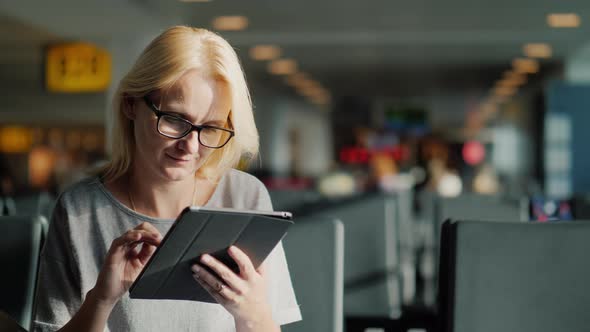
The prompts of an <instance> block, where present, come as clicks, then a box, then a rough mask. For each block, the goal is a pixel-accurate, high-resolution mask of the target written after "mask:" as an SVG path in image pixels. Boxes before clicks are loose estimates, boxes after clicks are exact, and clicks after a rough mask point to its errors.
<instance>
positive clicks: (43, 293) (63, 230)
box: [33, 200, 82, 331]
mask: <svg viewBox="0 0 590 332" xmlns="http://www.w3.org/2000/svg"><path fill="white" fill-rule="evenodd" d="M68 222H69V220H68V215H67V212H66V210H65V208H64V205H63V202H62V201H61V200H58V202H57V204H56V207H55V209H54V211H53V216H52V218H51V223H50V225H49V231H48V234H47V240H46V242H45V246H44V248H43V251H42V253H41V259H40V265H39V278H38V281H37V294H36V298H35V304H36V310H35V319H34V325H33V331H56V330H58V329H60V328H61V327H62V326H64V325H65V324H66V323H67V322H68V321H69V320H70V319H71V318H72V317H73V316H74V314H75V313H76V312H77V311H78V309H79V307H80V305H81V303H82V295H81V291H80V277H79V276H80V275H79V272H78V268H77V264H76V263H75V261H74V255H73V253H72V250H71V241H70V232H69V227H68Z"/></svg>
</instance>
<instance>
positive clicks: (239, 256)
mask: <svg viewBox="0 0 590 332" xmlns="http://www.w3.org/2000/svg"><path fill="white" fill-rule="evenodd" d="M228 252H229V255H230V256H231V258H233V260H234V261H235V262H236V264H238V267H239V268H240V274H241V275H242V276H243V277H244V278H246V279H250V278H251V277H252V276H254V274H255V273H256V270H255V269H254V265H252V261H251V260H250V257H248V255H246V253H244V252H243V251H242V250H241V249H240V248H238V247H236V246H231V247H229V249H228Z"/></svg>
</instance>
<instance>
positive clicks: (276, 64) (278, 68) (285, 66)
mask: <svg viewBox="0 0 590 332" xmlns="http://www.w3.org/2000/svg"><path fill="white" fill-rule="evenodd" d="M268 71H269V72H270V73H271V74H275V75H289V74H293V73H295V72H296V71H297V63H296V62H295V60H291V59H280V60H274V61H273V62H271V63H269V64H268Z"/></svg>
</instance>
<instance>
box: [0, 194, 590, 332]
mask: <svg viewBox="0 0 590 332" xmlns="http://www.w3.org/2000/svg"><path fill="white" fill-rule="evenodd" d="M271 196H272V197H273V203H274V205H275V209H276V210H281V209H282V208H281V207H282V202H281V201H280V200H277V199H276V197H277V196H276V195H274V194H273V193H271ZM430 199H432V209H430V210H429V209H427V208H425V207H426V204H423V209H422V211H423V212H425V213H424V214H423V215H422V216H418V217H414V216H413V213H412V206H413V205H414V202H413V198H412V194H411V193H410V192H406V193H399V194H396V195H382V194H369V195H363V196H358V197H353V198H348V199H340V200H306V201H305V202H304V204H301V205H299V206H297V205H294V203H295V202H296V201H295V200H294V197H293V196H291V197H290V198H289V201H288V204H291V207H290V209H289V210H291V211H293V212H294V214H295V221H296V223H295V225H294V226H293V227H292V229H291V230H290V231H289V234H288V235H287V236H286V237H285V239H284V246H285V251H286V254H287V258H288V261H289V265H290V270H291V276H292V280H293V284H294V288H295V291H296V295H297V297H298V301H299V303H300V305H301V311H302V314H303V317H304V320H303V321H301V322H298V323H294V324H290V325H287V326H285V327H283V330H284V331H287V332H296V331H343V330H345V329H346V331H348V332H354V331H367V329H371V328H380V329H382V330H385V331H409V330H410V329H414V330H415V331H418V330H417V329H420V328H421V329H422V330H428V331H438V330H439V329H438V328H439V327H441V326H442V327H443V329H440V331H441V332H442V331H445V332H446V331H449V332H450V331H488V330H490V331H491V329H484V328H486V327H487V326H488V325H489V326H497V325H490V324H491V323H488V321H487V320H486V319H488V320H489V319H494V318H490V317H488V316H486V317H483V316H482V317H481V318H478V319H476V318H475V317H477V315H480V316H481V315H490V313H491V312H493V311H488V310H489V309H490V308H491V306H492V305H501V304H502V302H501V300H502V299H501V298H498V297H495V298H494V297H493V296H494V295H497V296H499V295H498V294H506V296H508V298H505V299H504V301H508V302H509V301H512V297H514V296H518V295H522V299H523V300H522V301H524V302H522V301H521V302H520V303H521V304H523V303H528V304H534V303H533V302H532V301H534V299H535V298H536V297H538V296H539V295H530V293H527V294H525V293H523V294H518V292H516V291H515V292H507V293H501V292H499V291H498V290H497V289H495V291H496V293H495V294H489V293H486V289H487V288H486V283H491V282H493V281H498V282H500V283H502V282H503V283H504V284H503V285H506V284H508V285H510V284H509V282H510V280H511V279H510V275H511V274H514V273H524V274H523V276H524V275H527V273H528V277H526V278H525V277H523V278H520V279H518V280H515V285H516V284H518V282H520V283H526V282H527V280H529V281H530V280H537V279H538V280H541V279H540V278H539V276H536V277H535V276H534V275H532V274H531V271H528V272H527V271H521V270H519V268H523V267H531V266H537V265H538V266H542V265H540V264H541V262H542V261H543V259H544V257H547V258H549V259H551V258H550V257H555V255H558V256H559V255H560V256H559V257H558V258H559V259H560V263H563V264H558V265H556V266H555V269H554V268H553V266H551V265H550V266H544V267H546V268H547V269H546V271H545V273H544V275H548V276H550V278H549V279H547V280H545V281H543V282H544V283H545V286H553V285H557V286H555V287H557V288H559V287H562V285H561V284H560V283H559V280H560V275H559V273H561V272H563V273H572V274H575V273H577V272H578V271H576V269H575V266H574V264H572V263H571V260H568V259H567V257H566V256H567V254H568V252H571V257H576V256H575V255H578V256H577V257H576V258H579V259H580V260H579V261H577V264H578V265H580V262H582V259H583V257H582V256H581V255H583V253H584V252H585V251H584V250H583V249H585V248H584V245H583V244H581V243H577V242H576V241H577V240H581V239H582V238H583V237H580V236H577V237H574V238H573V239H574V241H573V242H568V243H565V242H567V241H568V239H567V236H566V235H567V234H570V233H569V232H572V231H571V230H570V228H569V227H570V226H569V225H570V224H569V223H568V224H559V226H557V225H555V226H554V225H548V226H547V227H549V228H530V227H529V226H530V225H531V223H522V221H523V220H524V219H525V218H524V216H523V214H522V211H521V209H520V207H519V206H520V202H518V201H511V200H503V199H498V198H494V197H468V196H465V197H460V198H457V199H440V198H433V197H429V198H428V199H427V200H426V201H427V202H428V201H429V200H430ZM466 202H468V203H466ZM427 211H430V212H431V214H430V215H429V214H428V212H427ZM428 216H429V217H430V218H428ZM447 218H452V219H455V220H457V219H458V220H467V221H472V220H486V221H505V222H506V221H508V222H510V223H502V222H499V223H498V222H493V223H490V222H470V223H468V226H463V224H464V223H463V222H459V223H453V224H450V223H449V224H445V225H444V226H443V225H441V223H440V222H439V221H440V220H444V219H447ZM519 221H520V222H519ZM571 225H576V226H572V227H575V229H576V232H585V231H586V229H587V227H588V226H586V225H584V226H577V225H579V224H577V223H572V224H571ZM589 225H590V224H589ZM423 226H428V227H423ZM473 227H475V228H473ZM496 227H498V228H497V229H496ZM520 227H527V228H522V229H521V228H520ZM533 227H536V226H533ZM543 227H545V226H543ZM555 227H562V228H555ZM46 228H47V221H46V219H45V218H43V217H38V216H34V217H33V216H32V217H0V231H2V232H3V233H4V234H11V238H12V240H13V241H4V242H2V243H1V244H0V253H1V255H0V259H1V262H2V264H10V265H8V266H11V269H15V272H14V273H11V274H10V276H3V283H2V287H5V288H6V289H0V290H1V292H0V294H8V296H2V297H0V309H1V310H4V311H6V312H7V313H9V314H10V316H12V317H13V318H15V319H16V320H17V321H18V323H19V324H21V325H22V326H29V324H30V320H31V309H32V299H33V298H34V296H33V293H32V290H33V289H34V287H32V285H34V277H35V276H36V266H37V260H38V253H39V250H40V248H41V245H42V241H43V235H44V234H45V232H46ZM420 229H430V231H429V232H430V235H428V234H429V232H423V231H421V230H420ZM463 229H466V230H467V231H465V232H466V233H462V230H463ZM537 229H539V231H537ZM562 230H563V231H562ZM553 231H555V232H556V234H557V232H563V236H560V235H556V237H555V238H553V237H552V238H551V241H553V242H554V243H556V244H552V243H553V242H551V241H550V238H549V237H548V236H549V235H548V234H552V233H551V232H553ZM511 232H513V233H511ZM435 233H436V234H440V235H441V237H440V239H441V242H440V244H439V241H438V240H437V239H438V238H439V237H438V236H436V235H433V234H435ZM425 234H426V235H425ZM465 234H467V235H465ZM500 234H501V235H500ZM511 234H513V235H511ZM12 235H13V236H12ZM478 236H479V237H481V239H480V238H478ZM486 236H487V237H488V238H487V242H486ZM543 236H545V237H543ZM18 238H20V240H18V241H17V239H18ZM520 239H523V240H522V242H519V241H520ZM468 241H472V242H468ZM510 241H512V242H510ZM526 241H528V242H526ZM555 241H557V242H555ZM525 243H528V244H530V245H528V247H527V245H526V244H525ZM519 244H522V246H518V245H519ZM494 245H497V246H502V250H497V248H496V247H494ZM562 245H563V250H562V249H561V248H562ZM478 246H481V248H478ZM576 246H577V247H576ZM420 247H421V248H425V247H428V248H429V249H430V250H431V253H430V255H432V256H433V257H435V258H434V259H433V260H432V262H430V265H433V266H431V267H430V269H431V270H433V271H430V272H429V273H430V277H429V278H430V279H431V283H434V285H431V286H430V288H431V291H432V292H433V294H434V295H432V297H433V298H434V297H435V295H436V294H437V293H438V294H439V295H440V296H438V303H437V305H436V306H434V304H433V305H432V306H431V307H426V310H416V308H415V306H414V307H413V306H412V305H415V304H416V299H417V297H418V296H420V295H421V293H422V292H424V289H421V288H424V285H421V286H418V287H417V285H416V283H415V282H416V280H419V279H420V278H417V276H416V274H415V272H414V271H418V274H421V273H424V272H425V271H421V270H428V268H427V267H422V268H421V267H420V264H418V262H419V261H420V257H418V256H420V255H419V254H418V253H419V252H420V251H417V250H416V249H417V248H420ZM439 248H440V250H439ZM474 248H477V249H478V250H474ZM527 248H534V249H535V250H529V251H527V255H526V256H525V255H523V256H518V254H519V253H520V252H521V251H522V250H524V249H527ZM572 250H573V251H572ZM554 251H555V252H557V253H558V254H555V255H554V256H551V255H550V254H552V253H553V252H554ZM17 252H18V253H23V254H19V255H15V253H17ZM424 252H425V251H424V250H423V251H422V254H424ZM494 255H495V256H494ZM544 255H546V256H544ZM439 256H440V257H441V261H440V271H439V273H437V271H436V270H437V267H438V266H439V264H438V263H437V261H438V259H437V258H438V257H439ZM513 256H514V257H513ZM508 258H510V259H512V263H513V264H508V262H507V261H506V259H508ZM516 258H519V259H522V260H524V261H525V263H526V261H527V260H529V259H532V261H531V262H534V264H533V265H530V264H529V265H527V264H521V263H522V262H519V261H518V260H517V259H516ZM564 258H565V260H564ZM5 262H6V263H5ZM23 262H26V264H24V263H23ZM517 262H519V263H518V264H517ZM549 262H552V260H549ZM564 262H566V263H567V264H566V263H564ZM568 264H569V265H568ZM422 265H428V264H422ZM546 265H547V264H546ZM5 266H6V265H5ZM557 268H561V269H562V270H559V269H557ZM19 269H20V270H19ZM495 269H499V271H496V273H497V274H498V275H500V273H504V275H502V277H497V278H496V277H494V274H493V273H492V272H493V271H494V270H495ZM16 270H18V271H16ZM539 271H542V270H541V269H540V270H539ZM547 271H549V272H551V271H552V272H551V273H553V274H551V273H549V272H547ZM556 271H557V272H556ZM559 271H561V272H559ZM580 272H581V274H582V275H583V276H584V275H586V274H585V273H586V272H587V271H586V270H585V268H584V270H581V271H580ZM470 273H471V274H470ZM439 276H440V277H439ZM418 277H419V276H418ZM7 278H15V279H10V280H8V279H7ZM31 278H33V279H31ZM535 278H537V279H535ZM551 278H553V279H551ZM4 280H6V282H4ZM15 280H20V282H21V283H22V284H19V283H18V282H16V281H15ZM31 280H33V281H31ZM563 280H571V281H572V282H573V283H570V284H569V285H572V286H575V287H580V285H581V284H580V279H575V278H573V277H571V278H569V279H563ZM480 281H481V283H480ZM551 282H553V284H552V283H551ZM7 285H12V287H8V286H7ZM15 285H16V286H15ZM501 285H502V284H500V285H499V286H497V287H500V288H501V287H502V286H501ZM518 285H520V284H518ZM539 285H542V283H541V284H538V285H537V286H539ZM537 286H534V285H533V286H531V287H530V288H529V290H530V291H531V292H532V291H534V290H537V291H538V290H539V289H540V288H538V287H537ZM478 287H479V288H478ZM520 288H522V289H527V288H526V287H523V286H522V285H520V286H519V287H517V288H513V289H516V290H518V289H520ZM23 290H24V291H23ZM574 290H575V289H574ZM11 292H12V293H11ZM566 293H567V292H566ZM550 294H553V293H550ZM567 294H570V295H572V292H569V293H567ZM472 295H477V297H476V298H473V297H472ZM529 295H530V296H532V297H527V296H529ZM541 295H542V294H541ZM488 296H492V297H490V299H489V302H488V299H487V297H488ZM551 296H554V294H553V295H551ZM556 298H557V297H556ZM574 298H575V299H577V300H580V302H578V303H585V304H590V303H587V302H586V298H585V297H584V296H582V297H580V296H578V297H574ZM544 299H545V300H547V301H546V303H545V304H546V305H548V306H552V305H553V306H558V305H562V303H561V302H554V303H552V302H551V301H549V300H548V299H547V298H544ZM526 301H529V302H526ZM560 301H562V302H564V301H566V299H565V298H561V300H560ZM471 304H473V305H476V306H475V307H472V308H469V310H471V311H469V310H468V311H467V312H471V313H473V315H475V316H472V315H466V314H465V315H464V314H463V310H464V307H466V306H467V307H469V306H470V305H471ZM566 307H567V306H566ZM512 308H513V310H517V308H515V307H512ZM418 309H421V308H418ZM518 310H522V309H518ZM518 310H517V311H516V313H518ZM560 310H561V309H560ZM437 312H438V315H436V313H437ZM459 312H460V313H459ZM516 313H515V312H512V314H513V315H515V314H516ZM469 317H471V318H470V319H472V321H471V322H469V323H465V322H464V320H466V319H469ZM523 317H525V316H523ZM568 317H569V316H568ZM517 318H518V317H517ZM515 319H516V318H515ZM516 321H517V320H515V322H516ZM461 324H465V326H466V327H465V328H460V326H463V325H461ZM469 324H471V325H469ZM473 324H476V325H473ZM477 324H480V325H481V326H480V327H478V328H473V327H474V326H476V327H477V326H478V325H477ZM523 324H524V323H523ZM576 324H577V323H576ZM522 326H531V325H522ZM547 326H552V325H550V324H547ZM576 326H577V325H576ZM470 328H471V329H470ZM497 330H498V329H497ZM499 330H502V331H510V330H511V329H499ZM529 330H530V329H528V328H527V329H522V330H519V331H529ZM573 330H574V331H575V330H576V329H573ZM531 331H532V330H531Z"/></svg>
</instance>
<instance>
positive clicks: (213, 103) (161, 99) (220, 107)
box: [154, 74, 231, 117]
mask: <svg viewBox="0 0 590 332" xmlns="http://www.w3.org/2000/svg"><path fill="white" fill-rule="evenodd" d="M154 101H156V102H157V103H159V104H160V106H161V107H162V108H169V109H172V110H174V111H175V112H182V113H191V114H193V115H196V114H194V113H195V112H198V113H200V115H201V116H203V115H205V114H207V115H209V116H215V115H216V114H220V115H221V116H224V117H225V116H227V113H229V109H230V107H231V100H230V95H229V90H228V89H227V85H226V84H225V83H224V82H220V81H217V80H213V79H206V78H203V77H201V76H199V75H187V74H185V75H183V76H182V77H181V79H179V80H178V81H177V82H176V83H175V84H174V85H173V86H171V87H170V88H169V89H166V90H164V91H155V92H154Z"/></svg>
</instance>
